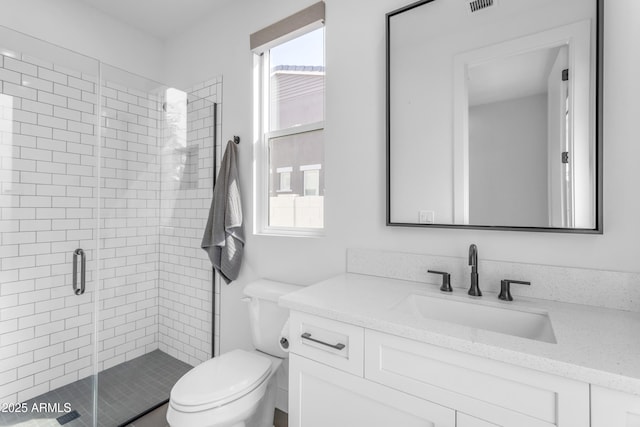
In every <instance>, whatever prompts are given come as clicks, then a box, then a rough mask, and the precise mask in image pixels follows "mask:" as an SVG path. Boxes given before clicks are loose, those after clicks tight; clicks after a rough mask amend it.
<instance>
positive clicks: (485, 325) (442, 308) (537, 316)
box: [393, 294, 556, 344]
mask: <svg viewBox="0 0 640 427" xmlns="http://www.w3.org/2000/svg"><path fill="white" fill-rule="evenodd" d="M393 310H394V311H396V312H401V313H403V314H409V315H412V316H416V317H418V318H421V319H432V320H440V321H443V322H450V323H455V324H457V325H462V326H468V327H471V328H477V329H484V330H487V331H493V332H498V333H501V334H507V335H514V336H517V337H521V338H528V339H532V340H538V341H544V342H548V343H552V344H555V343H556V337H555V334H554V333H553V327H552V326H551V320H550V319H549V315H548V314H547V313H546V312H543V311H535V310H527V309H524V310H523V309H520V308H504V307H499V306H498V305H497V304H496V305H493V304H487V303H485V302H483V301H471V300H469V301H464V300H458V299H453V298H451V297H432V296H427V295H421V294H411V295H409V296H407V297H406V298H405V299H404V300H402V301H401V302H400V303H399V304H398V305H396V306H395V307H394V308H393Z"/></svg>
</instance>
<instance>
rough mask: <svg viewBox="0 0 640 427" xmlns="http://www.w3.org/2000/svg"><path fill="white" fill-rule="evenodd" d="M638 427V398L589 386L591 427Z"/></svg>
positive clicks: (639, 403)
mask: <svg viewBox="0 0 640 427" xmlns="http://www.w3.org/2000/svg"><path fill="white" fill-rule="evenodd" d="M610 426H623V427H640V396H637V395H632V394H627V393H622V392H620V391H616V390H610V389H607V388H603V387H597V386H591V427H610Z"/></svg>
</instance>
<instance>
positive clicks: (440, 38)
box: [387, 0, 602, 233]
mask: <svg viewBox="0 0 640 427" xmlns="http://www.w3.org/2000/svg"><path fill="white" fill-rule="evenodd" d="M601 8H602V0H588V1H585V0H423V1H420V2H417V3H413V4H410V5H408V6H406V7H404V8H402V9H398V10H396V11H393V12H390V13H389V14H387V225H399V226H425V227H451V228H474V229H485V228H487V229H497V230H500V229H505V230H524V231H558V232H578V233H601V232H602V196H601V189H602V173H601V162H602V156H601V137H600V136H601V133H602V126H601V100H602V94H601V84H600V82H601V76H602V73H601V67H602V64H601V58H602V52H601V50H602V37H601V32H602V23H601V22H600V21H601V20H600V19H599V16H600V15H601V13H599V11H600V10H601Z"/></svg>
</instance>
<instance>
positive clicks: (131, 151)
mask: <svg viewBox="0 0 640 427" xmlns="http://www.w3.org/2000/svg"><path fill="white" fill-rule="evenodd" d="M101 102H102V117H101V125H102V145H101V149H100V158H101V165H100V171H99V172H100V212H99V215H100V222H99V242H100V253H99V258H100V263H99V268H100V270H99V275H100V293H99V296H98V298H99V308H100V312H99V316H98V331H99V332H98V340H99V341H98V351H99V353H98V369H99V370H100V371H101V370H103V369H108V368H110V367H112V366H115V365H117V364H120V363H122V362H126V361H128V360H131V359H133V358H136V357H138V356H142V355H143V354H145V353H148V352H150V351H152V350H155V349H157V348H158V259H159V244H158V226H159V215H160V172H161V171H160V164H159V146H160V141H161V140H162V138H161V135H160V132H159V130H158V125H159V123H160V121H161V120H162V116H161V111H162V102H163V94H162V93H157V94H154V93H146V92H143V91H139V90H136V89H132V88H127V87H124V86H121V85H118V84H114V83H111V82H108V81H107V82H105V83H104V84H103V87H102V98H101Z"/></svg>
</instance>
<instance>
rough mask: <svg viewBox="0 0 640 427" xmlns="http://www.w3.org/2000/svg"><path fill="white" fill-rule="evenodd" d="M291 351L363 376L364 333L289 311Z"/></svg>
mask: <svg viewBox="0 0 640 427" xmlns="http://www.w3.org/2000/svg"><path fill="white" fill-rule="evenodd" d="M289 342H290V344H291V352H292V353H295V354H298V355H300V356H304V357H306V358H309V359H312V360H315V361H317V362H320V363H324V364H325V365H329V366H333V367H334V368H337V369H340V370H342V371H345V372H349V373H350V374H354V375H358V376H360V377H362V376H363V374H364V367H363V365H364V363H363V358H364V355H363V351H364V330H363V329H362V328H360V327H358V326H353V325H348V324H346V323H342V322H337V321H335V320H329V319H325V318H323V317H317V316H313V315H310V314H305V313H299V312H296V311H294V312H291V316H290V317H289Z"/></svg>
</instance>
